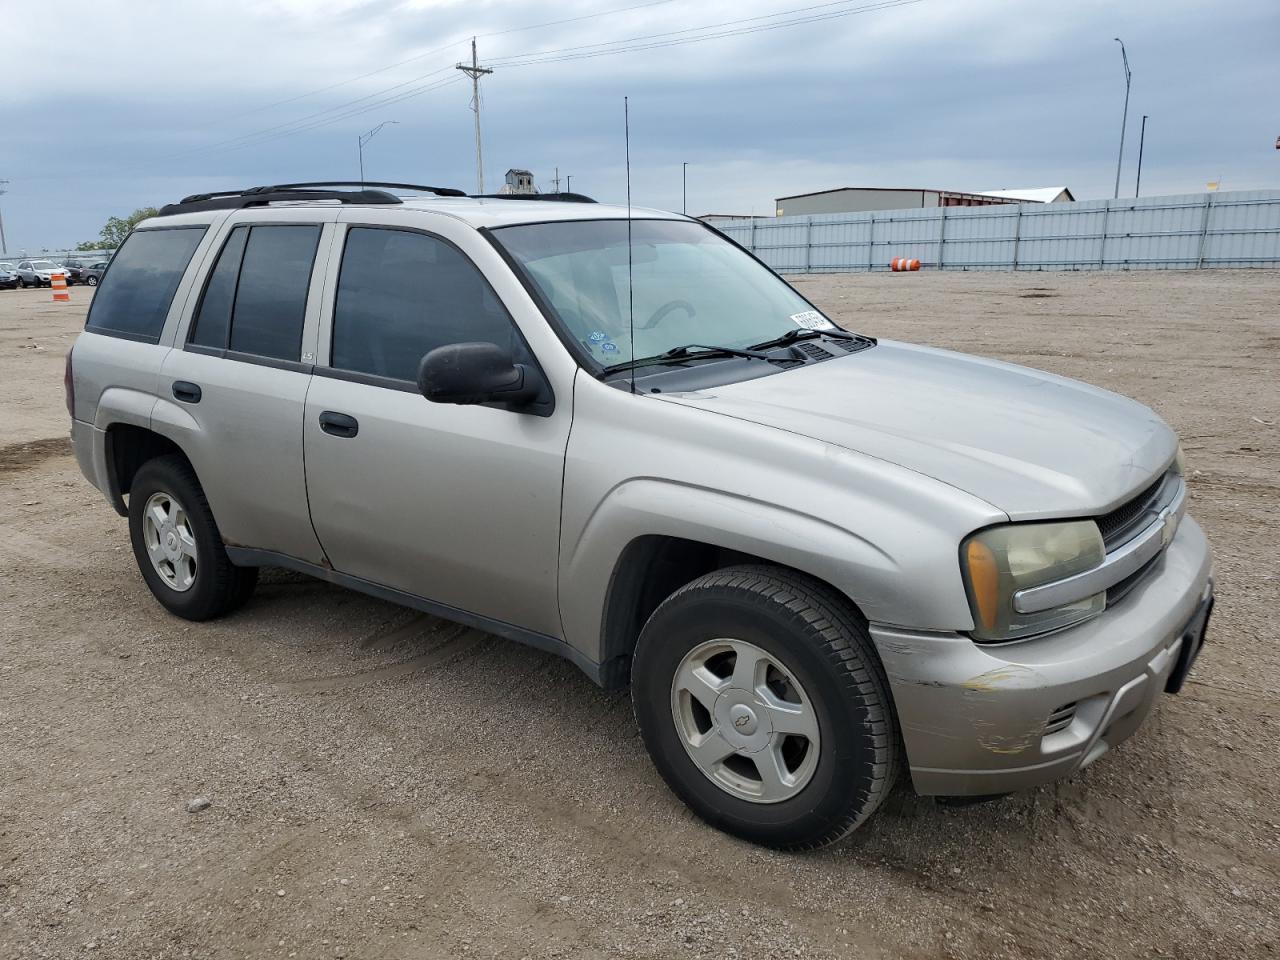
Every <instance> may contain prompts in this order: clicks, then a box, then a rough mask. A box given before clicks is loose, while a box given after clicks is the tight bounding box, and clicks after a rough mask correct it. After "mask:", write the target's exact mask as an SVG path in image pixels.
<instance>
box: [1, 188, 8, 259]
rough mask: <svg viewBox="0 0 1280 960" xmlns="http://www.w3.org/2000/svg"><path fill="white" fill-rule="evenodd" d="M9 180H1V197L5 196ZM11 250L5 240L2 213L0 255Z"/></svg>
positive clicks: (2, 215)
mask: <svg viewBox="0 0 1280 960" xmlns="http://www.w3.org/2000/svg"><path fill="white" fill-rule="evenodd" d="M8 182H9V181H8V180H0V197H2V196H4V192H5V190H4V185H5V184H6V183H8ZM8 249H9V244H8V243H7V242H6V241H5V239H4V214H3V213H0V253H4V252H6V251H7V250H8Z"/></svg>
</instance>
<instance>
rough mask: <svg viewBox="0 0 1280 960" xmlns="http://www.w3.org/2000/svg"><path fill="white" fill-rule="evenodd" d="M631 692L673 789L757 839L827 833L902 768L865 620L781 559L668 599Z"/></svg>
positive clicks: (852, 816) (801, 838)
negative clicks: (776, 564) (777, 565)
mask: <svg viewBox="0 0 1280 960" xmlns="http://www.w3.org/2000/svg"><path fill="white" fill-rule="evenodd" d="M632 699H633V701H634V704H635V711H636V719H637V722H638V723H639V726H640V733H641V736H642V737H643V738H644V742H645V746H646V747H647V748H648V750H649V754H650V756H651V757H652V758H653V761H654V764H655V765H656V766H657V768H658V771H659V772H660V773H661V774H662V776H663V779H665V780H666V782H667V784H668V785H669V786H670V787H671V789H672V790H673V791H675V793H676V794H677V795H678V796H679V797H680V798H681V799H682V800H684V802H685V803H687V804H688V805H689V806H690V807H691V808H692V809H693V810H694V812H695V813H697V814H698V815H699V816H700V817H702V818H703V819H704V820H706V821H707V822H708V823H709V824H711V825H712V826H714V827H717V828H718V829H721V830H724V831H726V832H728V833H731V834H734V835H735V836H739V837H742V838H744V839H746V840H750V841H753V842H755V843H759V844H763V845H765V846H770V847H776V848H780V849H788V850H802V849H810V848H814V847H820V846H823V845H825V844H828V843H834V842H835V841H837V840H839V839H841V838H842V837H844V836H845V835H847V834H848V833H850V832H851V831H853V830H854V829H856V828H857V827H858V826H859V825H860V824H861V823H862V822H863V821H865V820H866V819H867V818H868V817H869V816H871V814H872V813H874V812H875V810H876V808H877V807H879V806H880V803H881V802H882V801H883V800H884V798H885V796H886V795H887V794H888V793H889V790H890V788H891V787H892V785H893V782H894V780H895V779H896V776H897V770H898V762H899V759H898V753H899V741H898V730H897V721H896V718H895V716H894V711H893V704H892V701H891V699H890V695H889V688H888V681H887V680H886V678H885V676H884V670H883V668H882V667H881V665H880V661H879V658H878V657H877V655H876V652H875V649H874V646H873V645H872V642H871V638H870V636H869V634H868V633H867V630H866V626H865V624H864V622H863V621H862V620H861V618H860V617H859V616H858V614H857V611H856V610H854V609H853V608H852V606H851V605H850V604H849V603H848V602H847V601H846V600H844V598H842V597H841V596H839V595H838V594H837V593H835V592H834V591H833V590H831V589H830V588H828V587H826V586H825V585H823V584H821V583H818V582H816V581H813V580H810V579H809V578H807V577H804V576H802V575H799V574H795V573H793V572H791V571H788V570H783V569H780V568H773V567H766V566H742V567H731V568H728V569H724V570H718V571H715V572H713V573H709V574H707V575H706V576H703V577H700V578H699V579H697V580H695V581H693V582H692V583H690V584H688V585H686V586H684V587H682V588H681V589H680V590H678V591H676V592H675V593H674V594H672V595H671V596H670V597H668V598H667V600H665V601H664V602H663V603H662V605H661V606H660V607H658V609H657V610H656V611H655V612H654V614H653V616H652V617H650V618H649V622H648V623H647V624H645V627H644V630H643V631H642V633H641V635H640V640H639V642H638V643H637V645H636V652H635V659H634V662H633V666H632Z"/></svg>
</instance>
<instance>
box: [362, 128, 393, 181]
mask: <svg viewBox="0 0 1280 960" xmlns="http://www.w3.org/2000/svg"><path fill="white" fill-rule="evenodd" d="M399 122H400V121H399V120H383V121H382V122H381V123H380V124H378V125H377V126H376V127H374V128H373V129H372V130H370V131H369V132H368V133H362V134H360V136H358V137H356V148H357V149H358V151H359V153H360V182H361V183H364V145H365V144H366V143H368V142H369V141H370V140H372V139H373V138H374V137H375V136H376V135H377V133H378V131H379V130H381V129H382V128H383V127H385V126H386V125H387V124H389V123H399Z"/></svg>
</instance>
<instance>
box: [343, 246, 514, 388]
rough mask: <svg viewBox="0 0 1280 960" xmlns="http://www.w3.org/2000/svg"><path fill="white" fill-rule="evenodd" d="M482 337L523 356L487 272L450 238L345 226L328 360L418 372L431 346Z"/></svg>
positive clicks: (385, 373)
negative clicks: (453, 243) (456, 246)
mask: <svg viewBox="0 0 1280 960" xmlns="http://www.w3.org/2000/svg"><path fill="white" fill-rule="evenodd" d="M472 340H480V341H488V342H490V343H496V344H499V345H500V346H503V347H507V348H508V349H510V350H511V352H512V355H513V356H514V358H515V360H516V362H517V363H520V362H528V361H529V356H528V350H527V348H526V347H525V344H524V340H523V339H522V338H521V336H520V334H519V333H518V331H517V330H516V328H515V325H514V324H513V323H512V321H511V318H510V316H508V314H507V312H506V310H505V309H504V308H503V306H502V304H501V302H500V301H499V300H498V297H497V295H496V294H495V293H494V292H493V290H492V289H491V288H490V287H489V284H488V282H487V281H486V280H485V279H484V276H483V275H482V274H481V273H480V271H479V270H478V269H477V268H476V266H475V264H473V263H472V262H471V261H470V260H468V259H467V258H466V257H465V256H463V254H462V253H461V252H460V251H459V250H457V249H456V248H455V247H453V246H452V245H450V244H448V243H445V242H444V241H443V240H439V239H437V238H435V237H430V236H426V235H425V234H421V233H410V232H408V231H405V230H382V229H373V228H368V227H353V228H351V229H350V230H348V231H347V241H346V246H345V248H344V250H343V253H342V269H341V271H340V273H339V275H338V294H337V300H336V302H335V303H334V307H333V344H332V347H333V348H332V351H331V354H332V356H331V359H330V364H331V365H332V366H333V367H335V368H338V369H341V370H352V371H356V372H359V373H368V374H373V375H375V376H379V377H391V378H392V379H396V380H410V381H412V380H416V379H417V377H418V364H419V362H420V361H421V360H422V358H423V356H425V355H426V354H427V353H430V352H431V351H432V350H434V349H435V348H436V347H439V346H444V345H446V344H451V343H463V342H466V341H472Z"/></svg>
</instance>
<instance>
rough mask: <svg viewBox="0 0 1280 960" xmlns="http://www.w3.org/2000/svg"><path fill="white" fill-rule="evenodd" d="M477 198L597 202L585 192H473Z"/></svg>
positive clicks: (472, 195)
mask: <svg viewBox="0 0 1280 960" xmlns="http://www.w3.org/2000/svg"><path fill="white" fill-rule="evenodd" d="M471 197H472V198H473V199H475V200H551V201H553V202H557V203H595V202H596V201H595V200H594V199H593V198H591V197H588V196H587V195H586V194H585V193H473V194H471Z"/></svg>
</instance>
